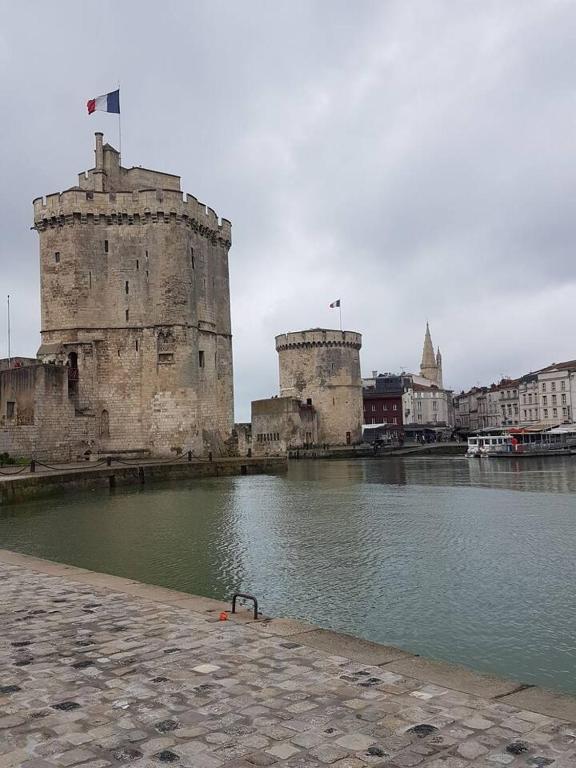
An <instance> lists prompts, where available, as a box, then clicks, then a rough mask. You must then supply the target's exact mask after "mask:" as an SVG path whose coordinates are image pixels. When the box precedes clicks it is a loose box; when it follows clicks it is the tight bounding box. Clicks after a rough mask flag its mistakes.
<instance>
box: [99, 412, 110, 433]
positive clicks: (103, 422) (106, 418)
mask: <svg viewBox="0 0 576 768" xmlns="http://www.w3.org/2000/svg"><path fill="white" fill-rule="evenodd" d="M100 437H110V414H109V413H108V411H107V410H106V409H104V410H103V411H102V413H101V414H100Z"/></svg>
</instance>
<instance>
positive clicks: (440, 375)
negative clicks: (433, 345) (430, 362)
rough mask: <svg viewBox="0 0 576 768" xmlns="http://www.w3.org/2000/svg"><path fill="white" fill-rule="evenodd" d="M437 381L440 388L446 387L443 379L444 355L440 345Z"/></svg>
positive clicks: (437, 361) (437, 359)
mask: <svg viewBox="0 0 576 768" xmlns="http://www.w3.org/2000/svg"><path fill="white" fill-rule="evenodd" d="M436 383H437V384H438V386H439V387H440V389H442V388H443V387H444V384H443V380H442V355H441V353H440V347H438V351H437V352H436Z"/></svg>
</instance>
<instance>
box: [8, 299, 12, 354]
mask: <svg viewBox="0 0 576 768" xmlns="http://www.w3.org/2000/svg"><path fill="white" fill-rule="evenodd" d="M11 352H12V350H11V346H10V294H8V368H10V367H11V366H12V354H11Z"/></svg>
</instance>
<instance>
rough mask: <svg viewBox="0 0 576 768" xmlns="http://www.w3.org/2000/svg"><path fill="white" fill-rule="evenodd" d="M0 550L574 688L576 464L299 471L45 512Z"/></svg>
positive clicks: (379, 464) (9, 525) (384, 465)
mask: <svg viewBox="0 0 576 768" xmlns="http://www.w3.org/2000/svg"><path fill="white" fill-rule="evenodd" d="M0 547H1V548H5V549H13V550H16V551H20V552H26V553H28V554H33V555H36V556H39V557H45V558H49V559H52V560H58V561H61V562H66V563H72V564H74V565H79V566H82V567H85V568H89V569H93V570H96V571H104V572H108V573H114V574H118V575H121V576H126V577H130V578H133V579H138V580H141V581H144V582H148V583H153V584H160V585H164V586H168V587H172V588H175V589H179V590H183V591H188V592H191V593H194V594H202V595H208V596H211V597H217V598H224V599H227V598H228V597H229V596H230V595H231V594H232V593H233V592H234V591H243V592H250V593H252V594H255V595H256V596H257V597H258V598H259V600H260V603H261V606H262V609H263V611H264V612H265V613H266V614H269V615H276V616H295V617H300V618H303V619H308V620H310V621H312V622H314V623H316V624H319V625H321V626H325V627H330V628H333V629H337V630H341V631H345V632H350V633H352V634H355V635H358V636H361V637H364V638H367V639H371V640H375V641H378V642H382V643H386V644H390V645H397V646H399V647H401V648H404V649H406V650H409V651H412V652H415V653H419V654H422V655H425V656H430V657H435V658H439V659H445V660H447V661H450V662H460V663H463V664H466V665H468V666H470V667H472V668H474V669H477V670H480V671H488V672H493V673H496V674H500V675H502V676H506V677H512V678H515V679H517V680H519V681H521V682H524V683H531V684H539V685H542V686H544V687H548V688H555V689H558V690H564V691H567V692H570V693H574V694H576V597H575V590H574V584H575V576H576V567H575V562H576V558H575V552H576V457H573V458H570V457H565V458H564V457H559V458H547V459H537V458H532V459H524V460H522V459H486V460H468V459H465V458H460V457H454V458H447V457H446V458H440V457H435V458H403V459H399V458H398V459H391V458H387V459H366V460H354V461H300V462H299V461H293V462H291V463H290V466H289V470H288V473H287V474H286V475H279V476H268V475H261V476H246V477H223V478H206V479H200V480H193V481H192V480H191V481H185V482H178V483H170V484H168V483H166V484H159V485H155V486H152V487H149V488H146V489H142V488H140V487H139V488H137V489H136V488H127V489H120V490H117V491H116V492H114V493H111V492H104V491H102V490H98V491H93V492H83V493H78V494H74V495H65V496H61V497H58V498H52V499H48V500H35V501H32V502H29V503H25V504H18V505H14V506H10V507H6V508H4V509H2V510H1V511H0Z"/></svg>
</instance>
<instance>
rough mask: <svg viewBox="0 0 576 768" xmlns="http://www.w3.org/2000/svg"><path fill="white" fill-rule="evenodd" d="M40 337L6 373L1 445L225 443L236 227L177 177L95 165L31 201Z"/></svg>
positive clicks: (108, 447)
mask: <svg viewBox="0 0 576 768" xmlns="http://www.w3.org/2000/svg"><path fill="white" fill-rule="evenodd" d="M33 205H34V229H35V230H36V232H37V233H38V236H39V241H40V278H41V317H42V327H41V336H42V343H41V346H40V349H39V350H38V355H37V360H36V361H34V363H33V364H32V365H23V366H22V367H19V368H12V369H10V370H7V371H2V372H1V373H0V376H1V382H0V450H7V451H10V452H11V453H15V454H22V455H27V456H36V457H37V458H40V457H42V458H47V459H53V460H57V459H61V460H67V459H68V460H69V459H75V458H77V457H79V456H88V455H91V454H94V453H95V454H98V453H116V454H136V455H140V454H151V455H179V454H181V453H183V452H185V451H188V450H191V451H193V453H194V454H195V455H205V454H207V453H208V452H209V451H212V452H214V453H215V454H223V453H226V452H227V450H228V441H229V440H230V437H231V433H232V428H233V380H232V337H231V326H230V290H229V278H228V252H229V249H230V245H231V242H230V239H231V225H230V222H229V221H227V220H226V219H219V218H218V216H217V215H216V213H215V212H214V211H213V210H212V209H210V208H207V207H206V205H204V204H203V203H200V202H198V200H196V198H194V197H192V196H191V195H185V194H183V193H182V191H181V186H180V177H178V176H174V175H172V174H168V173H163V172H160V171H153V170H148V169H146V168H142V167H133V168H124V167H123V166H121V164H120V155H119V153H118V151H117V150H116V149H114V148H113V147H111V146H110V145H109V144H104V143H103V136H102V134H101V133H97V134H96V148H95V165H94V167H93V168H92V169H90V170H89V171H87V172H83V173H81V174H80V175H79V178H78V183H77V184H76V185H75V186H73V187H71V188H69V189H67V190H65V191H64V192H61V193H56V194H51V195H48V196H47V197H39V198H37V199H36V200H34V204H33Z"/></svg>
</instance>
